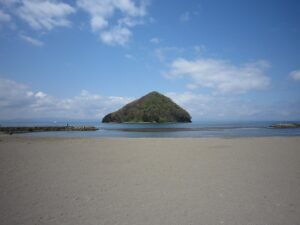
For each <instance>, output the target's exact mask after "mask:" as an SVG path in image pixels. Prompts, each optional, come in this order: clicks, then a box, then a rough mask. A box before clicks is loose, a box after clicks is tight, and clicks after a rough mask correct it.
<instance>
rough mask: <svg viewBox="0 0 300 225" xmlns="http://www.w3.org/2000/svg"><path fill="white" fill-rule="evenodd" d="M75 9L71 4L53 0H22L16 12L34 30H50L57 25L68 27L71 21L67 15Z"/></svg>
mask: <svg viewBox="0 0 300 225" xmlns="http://www.w3.org/2000/svg"><path fill="white" fill-rule="evenodd" d="M75 11H76V10H75V8H73V7H72V6H70V5H68V4H66V3H63V2H57V1H54V0H22V4H21V6H19V7H18V8H17V10H16V13H17V15H18V16H19V17H20V18H21V19H23V20H24V21H26V22H27V23H28V24H29V25H30V26H31V27H32V28H34V29H36V30H39V29H46V30H51V29H53V28H54V27H59V26H61V27H69V26H70V25H71V22H70V21H69V20H68V19H67V16H69V15H70V14H72V13H75Z"/></svg>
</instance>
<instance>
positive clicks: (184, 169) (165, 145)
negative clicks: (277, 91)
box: [0, 136, 300, 225]
mask: <svg viewBox="0 0 300 225" xmlns="http://www.w3.org/2000/svg"><path fill="white" fill-rule="evenodd" d="M299 207H300V137H267V138H232V139H221V138H182V139H174V138H165V139H159V138H153V139H152V138H145V139H144V138H141V139H126V138H124V139H121V138H120V139H119V138H112V139H105V138H50V137H49V138H33V137H18V136H0V221H1V224H5V225H16V224H22V225H33V224H45V225H48V224H49V225H56V224H57V225H62V224H64V225H76V224H78V225H98V224H114V225H115V224H122V225H126V224H128V225H135V224H136V225H144V224H145V225H148V224H149V225H150V224H152V225H159V224H163V225H167V224H170V225H177V224H178V225H192V224H195V225H199V224H204V225H218V224H229V225H234V224H237V225H283V224H289V225H297V224H300V210H299Z"/></svg>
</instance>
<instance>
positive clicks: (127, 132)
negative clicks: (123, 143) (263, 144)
mask: <svg viewBox="0 0 300 225" xmlns="http://www.w3.org/2000/svg"><path fill="white" fill-rule="evenodd" d="M288 122H289V123H291V122H297V121H288ZM277 123H286V121H259V122H253V121H250V122H248V121H242V122H241V121H234V122H233V121H230V122H228V121H209V122H207V121H197V122H193V123H166V124H107V123H101V122H99V121H92V122H80V121H79V122H78V121H76V122H53V121H50V122H48V121H46V122H28V121H26V122H2V123H1V126H66V125H67V124H68V125H70V126H83V125H85V126H95V127H97V128H99V130H97V131H85V132H80V131H66V132H64V131H63V132H35V133H25V134H15V135H21V136H43V137H45V136H49V137H132V138H136V137H137V138H147V137H162V138H165V137H178V138H180V137H268V136H300V128H290V129H274V128H270V126H271V125H272V124H277Z"/></svg>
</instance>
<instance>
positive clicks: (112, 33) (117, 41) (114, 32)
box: [100, 27, 131, 45]
mask: <svg viewBox="0 0 300 225" xmlns="http://www.w3.org/2000/svg"><path fill="white" fill-rule="evenodd" d="M130 36H131V31H130V30H129V29H127V28H126V27H114V28H112V29H111V30H109V31H104V32H102V33H101V34H100V38H101V40H102V41H103V42H104V43H105V44H108V45H125V44H126V43H127V42H128V40H129V38H130Z"/></svg>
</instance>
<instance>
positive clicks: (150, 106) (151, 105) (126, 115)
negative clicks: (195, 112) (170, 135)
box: [102, 91, 191, 123]
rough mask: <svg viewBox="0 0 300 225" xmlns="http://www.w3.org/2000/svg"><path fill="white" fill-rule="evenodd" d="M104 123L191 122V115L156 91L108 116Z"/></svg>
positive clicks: (103, 120)
mask: <svg viewBox="0 0 300 225" xmlns="http://www.w3.org/2000/svg"><path fill="white" fill-rule="evenodd" d="M102 122H103V123H111V122H114V123H167V122H191V116H190V115H189V113H188V112H187V111H186V110H184V109H183V108H181V107H180V106H179V105H177V104H176V103H174V102H173V101H172V100H171V99H170V98H168V97H166V96H164V95H162V94H160V93H158V92H156V91H154V92H150V93H149V94H147V95H145V96H143V97H141V98H140V99H138V100H135V101H133V102H131V103H129V104H127V105H125V106H124V107H123V108H121V109H119V110H118V111H116V112H112V113H109V114H107V115H106V116H105V117H104V118H103V119H102Z"/></svg>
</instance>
